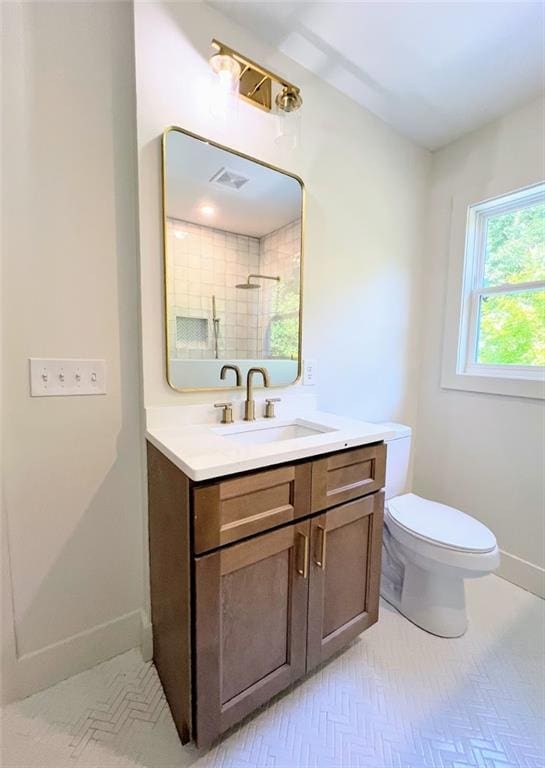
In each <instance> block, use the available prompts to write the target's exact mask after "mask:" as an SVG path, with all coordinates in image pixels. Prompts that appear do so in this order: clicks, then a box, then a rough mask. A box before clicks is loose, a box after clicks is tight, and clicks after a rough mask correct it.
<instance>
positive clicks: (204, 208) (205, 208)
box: [201, 205, 216, 216]
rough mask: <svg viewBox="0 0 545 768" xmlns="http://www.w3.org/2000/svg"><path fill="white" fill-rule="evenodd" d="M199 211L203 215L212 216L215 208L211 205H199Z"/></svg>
mask: <svg viewBox="0 0 545 768" xmlns="http://www.w3.org/2000/svg"><path fill="white" fill-rule="evenodd" d="M201 213H203V214H204V215H205V216H213V215H214V214H215V213H216V209H215V208H214V206H213V205H201Z"/></svg>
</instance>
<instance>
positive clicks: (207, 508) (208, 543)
mask: <svg viewBox="0 0 545 768" xmlns="http://www.w3.org/2000/svg"><path fill="white" fill-rule="evenodd" d="M310 475H311V464H310V463H308V462H307V463H306V464H295V465H291V466H286V467H280V468H278V469H271V470H267V471H265V472H256V473H254V474H250V475H246V476H243V477H238V478H235V479H232V480H222V481H221V482H218V483H214V484H213V485H206V486H201V487H197V488H194V490H193V544H194V552H195V554H201V553H202V552H207V551H209V550H211V549H215V548H216V547H222V546H224V545H225V544H231V543H232V542H234V541H239V540H240V539H243V538H246V537H247V536H253V535H254V534H256V533H262V532H263V531H267V530H269V529H270V528H274V527H276V526H278V525H282V524H283V523H288V522H290V521H291V520H296V519H297V518H299V517H303V516H304V515H307V514H309V512H310Z"/></svg>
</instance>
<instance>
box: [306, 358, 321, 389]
mask: <svg viewBox="0 0 545 768" xmlns="http://www.w3.org/2000/svg"><path fill="white" fill-rule="evenodd" d="M317 383H318V363H317V362H316V360H303V385H304V386H305V387H312V386H314V385H315V384H317Z"/></svg>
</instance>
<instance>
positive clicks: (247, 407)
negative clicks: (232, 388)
mask: <svg viewBox="0 0 545 768" xmlns="http://www.w3.org/2000/svg"><path fill="white" fill-rule="evenodd" d="M254 373H260V374H261V375H262V376H263V385H264V386H265V387H268V386H270V385H269V374H268V371H267V369H266V368H250V369H249V370H248V376H247V378H246V402H245V403H244V421H255V400H254V393H253V389H252V379H253V376H254Z"/></svg>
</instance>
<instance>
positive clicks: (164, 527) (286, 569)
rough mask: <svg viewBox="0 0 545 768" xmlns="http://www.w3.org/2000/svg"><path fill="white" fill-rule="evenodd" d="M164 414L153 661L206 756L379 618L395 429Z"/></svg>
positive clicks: (152, 489) (153, 482) (157, 480)
mask: <svg viewBox="0 0 545 768" xmlns="http://www.w3.org/2000/svg"><path fill="white" fill-rule="evenodd" d="M156 410H157V411H159V410H163V411H171V412H172V411H174V410H183V409H169V408H166V409H156ZM210 411H211V415H210V418H217V412H216V413H214V412H213V409H210ZM163 418H164V419H165V424H164V425H161V424H160V423H157V424H156V425H155V426H153V425H152V426H148V430H147V438H148V477H149V542H150V568H151V605H152V623H153V640H154V660H155V664H156V667H157V671H158V673H159V676H160V678H161V681H162V683H163V687H164V690H165V693H166V696H167V699H168V702H169V705H170V708H171V711H172V715H173V717H174V721H175V723H176V726H177V728H178V731H179V734H180V736H181V739H182V741H183V742H187V741H189V740H190V739H191V738H193V739H194V740H195V741H196V742H197V744H198V745H199V746H206V745H209V744H210V743H211V742H212V741H214V739H216V738H217V737H218V736H220V734H222V733H223V732H225V731H226V730H227V729H229V728H230V727H231V726H233V725H234V724H235V723H237V722H238V721H240V720H241V719H242V718H244V717H245V716H246V715H249V714H250V713H251V712H253V711H254V710H255V709H257V708H258V707H260V706H261V705H263V704H265V703H266V702H267V701H268V700H269V699H270V698H271V697H273V696H274V695H275V694H277V693H279V692H280V691H282V690H284V689H285V688H287V687H288V686H290V685H292V684H293V683H294V682H296V681H297V680H298V679H300V678H301V677H303V676H304V675H305V674H306V673H308V672H309V671H311V670H312V669H314V668H315V667H316V666H317V665H319V664H320V663H322V662H324V661H325V660H326V659H328V658H329V657H330V656H331V655H333V654H335V653H336V652H337V651H339V650H340V649H341V648H343V646H345V645H346V644H347V643H348V642H349V641H351V640H353V639H354V638H355V637H356V636H357V635H358V634H360V633H361V632H362V631H363V630H365V629H367V627H369V626H370V625H371V624H373V623H374V622H376V620H377V617H378V601H379V580H380V558H381V540H382V522H383V505H384V502H383V492H382V491H381V489H382V488H383V486H384V482H385V463H386V446H385V445H384V443H383V440H384V439H386V438H387V437H388V436H389V432H388V431H387V428H386V427H381V426H380V425H372V424H366V423H363V422H355V421H351V420H347V419H341V418H339V417H335V416H332V415H329V414H319V413H313V414H309V415H307V416H306V417H305V418H295V419H294V418H286V417H284V418H277V419H272V420H271V419H259V420H257V421H255V422H251V423H247V424H244V422H243V423H237V424H233V425H229V426H227V425H218V424H217V423H214V424H213V423H210V422H209V423H207V424H201V425H195V424H187V423H184V424H180V425H178V426H176V425H175V424H174V425H173V424H171V423H170V421H169V422H168V425H167V423H166V420H167V418H168V417H167V416H164V417H163ZM170 420H172V419H171V418H170ZM273 422H274V423H273ZM267 430H268V431H269V433H270V437H269V438H267V435H263V432H266V431H267ZM287 430H288V431H287ZM298 430H301V431H300V432H298ZM260 433H261V434H260ZM282 434H284V436H285V437H284V438H282ZM297 434H300V435H301V436H297ZM294 435H295V436H294ZM267 440H269V441H268V442H267ZM271 465H272V466H271Z"/></svg>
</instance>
